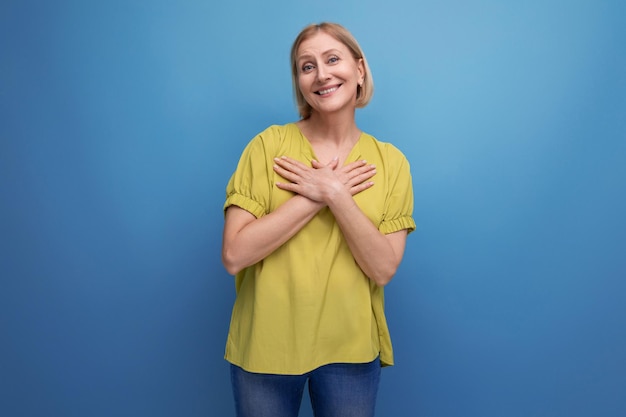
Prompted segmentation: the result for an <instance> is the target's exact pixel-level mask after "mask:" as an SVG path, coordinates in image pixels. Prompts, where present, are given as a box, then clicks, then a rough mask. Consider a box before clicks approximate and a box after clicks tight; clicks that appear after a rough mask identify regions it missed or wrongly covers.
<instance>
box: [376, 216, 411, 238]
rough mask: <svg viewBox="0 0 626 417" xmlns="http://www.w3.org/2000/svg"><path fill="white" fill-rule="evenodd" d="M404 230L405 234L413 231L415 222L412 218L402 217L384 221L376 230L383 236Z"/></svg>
mask: <svg viewBox="0 0 626 417" xmlns="http://www.w3.org/2000/svg"><path fill="white" fill-rule="evenodd" d="M404 229H406V230H407V233H411V232H412V231H414V230H415V220H413V217H411V216H402V217H398V218H397V219H391V220H385V221H384V222H382V223H381V225H380V227H379V228H378V230H380V232H381V233H383V234H385V235H387V234H389V233H394V232H398V231H400V230H404Z"/></svg>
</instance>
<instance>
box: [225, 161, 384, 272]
mask: <svg viewBox="0 0 626 417" xmlns="http://www.w3.org/2000/svg"><path fill="white" fill-rule="evenodd" d="M335 165H336V164H335ZM375 172H376V171H375V170H374V167H373V166H371V165H367V164H366V163H365V161H357V162H354V163H352V164H349V165H346V166H345V167H343V168H341V169H340V170H338V174H337V175H338V178H340V179H341V181H343V183H342V184H343V188H344V190H345V191H346V192H347V193H348V194H349V195H355V194H357V193H359V192H361V191H363V190H366V189H367V188H369V187H371V186H372V185H373V183H372V182H369V181H367V180H369V179H370V178H371V177H372V176H373V175H374V174H375ZM314 182H315V178H314V176H313V178H312V181H311V182H310V183H314ZM312 187H314V185H313V186H312ZM325 206H326V204H325V203H323V202H321V201H315V200H312V199H310V198H308V197H305V196H303V195H299V194H296V195H294V196H293V197H292V198H291V199H289V200H288V201H287V202H286V203H284V204H283V205H281V206H280V207H278V208H277V209H276V210H274V211H273V212H271V213H269V214H267V215H266V216H263V217H260V218H256V217H255V216H253V215H252V214H251V213H249V212H247V211H245V210H243V209H241V208H239V207H237V206H230V207H228V209H227V210H226V219H225V224H224V233H223V236H222V262H223V263H224V266H225V267H226V270H227V271H228V272H229V273H230V274H236V273H237V272H239V271H241V270H242V269H243V268H246V267H248V266H250V265H253V264H255V263H257V262H259V261H260V260H262V259H263V258H265V257H266V256H268V255H269V254H271V253H272V252H274V251H275V250H276V249H278V248H279V247H280V246H281V245H282V244H283V243H285V242H287V241H288V240H289V239H291V238H292V237H293V236H294V235H295V234H296V233H298V231H300V229H302V228H303V227H304V226H305V225H306V224H307V223H308V222H309V221H310V220H311V219H312V218H313V217H314V216H315V215H316V214H317V213H318V212H319V211H320V210H321V209H322V208H323V207H325Z"/></svg>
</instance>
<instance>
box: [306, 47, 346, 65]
mask: <svg viewBox="0 0 626 417" xmlns="http://www.w3.org/2000/svg"><path fill="white" fill-rule="evenodd" d="M333 53H334V54H338V55H340V54H341V51H340V50H339V49H335V48H331V49H329V50H327V51H324V52H322V56H326V55H330V54H333ZM309 58H313V55H312V54H307V53H304V54H302V55H300V56H298V59H297V60H296V62H300V61H302V60H304V59H309Z"/></svg>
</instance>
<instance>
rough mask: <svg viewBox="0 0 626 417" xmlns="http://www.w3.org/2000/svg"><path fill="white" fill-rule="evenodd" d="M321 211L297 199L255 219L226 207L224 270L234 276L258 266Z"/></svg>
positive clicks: (319, 206)
mask: <svg viewBox="0 0 626 417" xmlns="http://www.w3.org/2000/svg"><path fill="white" fill-rule="evenodd" d="M322 207H324V205H323V204H321V203H318V202H315V201H312V200H309V199H308V198H306V197H302V196H299V195H295V196H293V197H292V198H291V199H289V200H288V201H287V202H286V203H285V204H283V205H281V206H280V207H278V208H277V209H276V210H275V211H273V212H272V213H269V214H268V215H266V216H263V217H260V218H258V219H257V218H256V217H254V216H253V215H252V214H251V213H249V212H247V211H245V210H244V209H242V208H240V207H237V206H230V207H228V208H227V209H226V219H225V224H224V234H223V236H222V262H223V263H224V266H225V267H226V270H227V271H228V272H229V273H230V274H233V275H234V274H236V273H237V272H239V271H241V270H242V269H243V268H245V267H247V266H250V265H253V264H255V263H257V262H259V261H260V260H261V259H263V258H265V257H266V256H267V255H269V254H270V253H272V252H274V251H275V250H276V249H278V248H279V247H280V246H281V245H282V244H283V243H285V242H286V241H288V240H289V239H290V238H291V237H292V236H293V235H295V234H296V233H297V232H298V231H299V230H300V229H302V227H304V225H305V224H307V223H308V222H309V220H311V219H312V218H313V216H315V214H317V212H318V211H319V210H321V209H322Z"/></svg>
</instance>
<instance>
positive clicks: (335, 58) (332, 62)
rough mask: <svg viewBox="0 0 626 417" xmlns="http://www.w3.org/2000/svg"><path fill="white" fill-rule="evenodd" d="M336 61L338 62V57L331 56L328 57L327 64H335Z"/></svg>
mask: <svg viewBox="0 0 626 417" xmlns="http://www.w3.org/2000/svg"><path fill="white" fill-rule="evenodd" d="M337 62H339V57H338V56H335V55H333V56H331V57H330V58H328V63H329V64H336V63H337Z"/></svg>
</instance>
